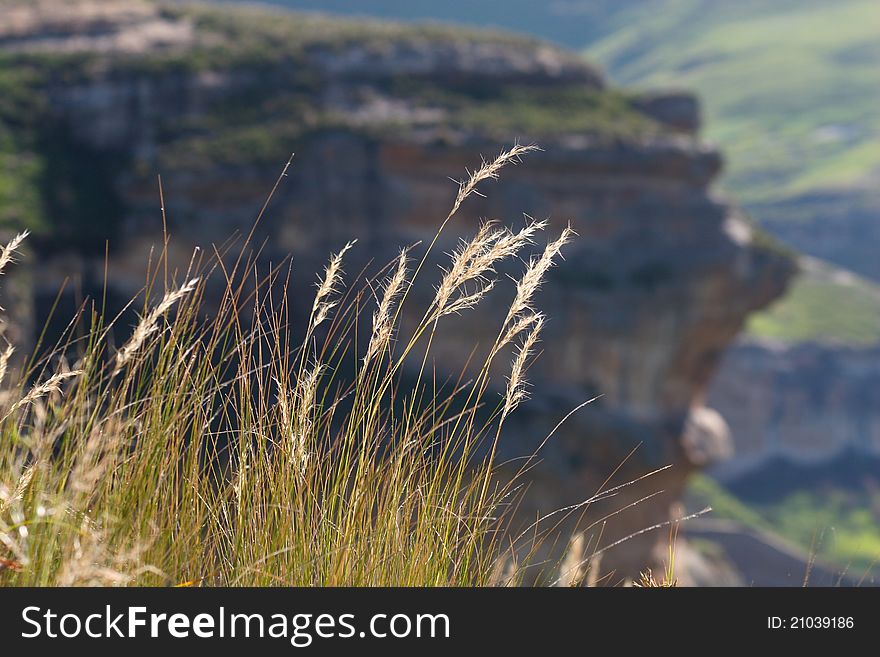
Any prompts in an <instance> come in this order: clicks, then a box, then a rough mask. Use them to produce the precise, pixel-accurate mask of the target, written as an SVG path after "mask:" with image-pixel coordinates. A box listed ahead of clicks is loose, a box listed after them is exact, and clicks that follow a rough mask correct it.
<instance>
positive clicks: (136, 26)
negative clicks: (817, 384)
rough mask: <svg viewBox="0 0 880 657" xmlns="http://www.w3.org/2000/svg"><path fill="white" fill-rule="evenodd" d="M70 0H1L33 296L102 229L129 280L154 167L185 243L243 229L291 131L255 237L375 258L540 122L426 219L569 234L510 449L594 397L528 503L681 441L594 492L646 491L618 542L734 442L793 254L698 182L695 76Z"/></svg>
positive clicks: (384, 32) (527, 506)
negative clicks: (624, 88)
mask: <svg viewBox="0 0 880 657" xmlns="http://www.w3.org/2000/svg"><path fill="white" fill-rule="evenodd" d="M62 4H64V6H65V9H64V10H63V11H60V10H58V9H57V6H58V5H59V3H54V2H45V1H41V2H36V3H21V2H12V1H7V2H2V3H0V12H3V13H4V20H2V21H0V25H2V27H0V86H2V88H4V89H7V90H15V93H14V94H13V95H10V94H6V95H4V96H3V99H2V100H0V134H2V135H3V136H4V139H3V140H0V144H2V147H0V158H2V161H3V163H4V169H5V170H8V171H13V172H14V173H13V174H6V175H7V178H9V179H11V180H12V181H13V185H14V187H15V188H16V190H18V191H17V193H16V194H6V193H3V192H2V191H0V220H2V221H3V222H4V224H5V225H7V226H10V227H11V226H20V225H27V226H29V227H30V228H32V229H33V230H35V232H36V233H37V235H38V237H39V240H38V246H37V250H38V258H39V266H38V267H35V268H33V269H32V271H31V272H30V277H31V279H32V280H31V281H30V283H29V285H30V289H31V290H32V293H31V294H32V297H33V298H34V299H36V305H37V307H38V308H39V306H40V305H41V300H42V299H50V298H52V296H53V295H54V294H55V292H56V291H57V289H58V286H59V284H60V282H61V281H62V280H63V277H64V276H67V275H69V274H71V272H72V271H76V272H78V274H79V275H80V276H81V277H82V280H83V281H85V283H84V287H86V288H88V287H89V282H90V281H91V282H92V284H95V282H99V281H101V280H102V279H103V269H104V265H103V251H104V242H105V240H106V239H109V240H110V245H111V251H110V253H111V256H110V265H109V267H110V275H109V280H110V281H111V284H112V285H113V286H114V290H113V292H115V293H116V294H118V295H119V296H120V297H122V298H124V297H127V296H129V295H131V294H133V293H136V292H137V290H138V289H139V288H140V286H141V285H142V281H143V263H144V262H145V259H146V253H147V252H148V250H149V248H150V246H152V245H153V244H156V243H158V242H159V241H160V239H161V236H160V227H161V220H160V217H159V212H158V199H157V192H156V178H155V175H156V173H157V172H161V173H162V175H163V179H164V181H165V194H166V209H167V211H168V217H169V220H170V222H171V224H170V228H171V232H172V234H173V236H174V243H175V244H176V249H177V251H176V253H178V254H179V258H180V260H179V263H180V266H181V269H185V266H186V261H187V259H188V257H189V252H190V249H191V247H192V246H196V245H198V246H200V247H202V248H210V246H211V244H214V243H218V244H219V243H222V242H224V241H225V240H226V239H227V237H228V236H229V235H230V233H232V232H234V231H243V232H247V230H248V229H249V227H250V224H251V221H252V219H253V217H254V214H255V210H256V209H257V208H258V207H259V204H260V202H261V201H262V199H263V198H264V196H265V193H266V191H267V189H268V187H269V186H270V185H271V181H272V180H273V179H274V177H275V175H277V172H278V170H279V167H280V164H282V163H283V161H284V160H285V159H286V157H287V155H288V154H289V153H290V152H291V151H294V150H295V151H296V152H297V159H296V166H294V167H293V169H292V170H291V172H290V176H289V178H288V179H287V180H286V181H285V182H284V185H283V186H282V188H281V190H280V192H279V195H278V196H277V197H276V200H275V202H274V204H273V206H272V209H271V212H270V213H269V215H268V216H267V218H266V220H265V222H264V223H263V224H262V226H261V229H260V230H261V235H260V236H259V238H260V239H261V240H262V239H266V240H267V242H266V244H267V246H266V248H265V250H264V251H263V258H264V259H265V260H266V262H269V261H272V262H278V261H279V260H280V259H281V258H283V257H284V256H286V255H287V254H293V256H294V262H295V263H296V267H297V270H298V271H299V272H301V273H302V276H301V277H300V279H299V280H300V281H306V280H308V281H310V280H311V272H313V271H315V270H317V269H318V268H319V267H320V266H321V265H322V263H323V260H324V258H325V257H326V254H327V253H328V252H329V251H331V250H336V249H338V248H339V247H340V246H341V245H342V244H343V243H345V242H346V241H348V240H350V239H352V238H358V239H359V240H360V249H362V257H363V258H364V259H366V257H371V258H374V259H375V261H377V262H380V263H383V262H385V261H387V260H390V259H391V258H392V257H393V255H394V253H395V251H396V249H397V247H398V246H401V245H407V244H412V243H414V242H416V241H418V240H426V239H430V237H431V236H433V234H434V231H435V229H436V227H437V225H438V223H439V221H440V220H441V219H442V217H443V216H445V210H446V208H448V206H449V204H450V203H451V200H452V197H453V195H454V192H455V187H454V185H451V184H450V183H449V181H448V178H449V177H455V178H457V177H460V176H461V175H462V172H463V171H464V170H465V167H468V166H470V167H472V166H474V165H475V164H476V163H477V162H478V161H479V154H481V153H482V154H487V155H491V154H493V153H494V152H496V151H497V150H499V149H500V148H501V146H503V145H506V144H509V143H510V142H511V141H513V140H514V139H517V138H518V139H520V140H523V141H532V140H534V141H537V142H539V143H540V144H541V145H542V146H543V147H544V152H542V153H540V154H537V155H535V156H532V157H530V158H529V161H528V164H527V166H524V167H517V168H514V169H512V170H510V171H507V172H506V173H505V176H504V177H503V179H502V180H501V181H500V182H499V183H497V184H494V185H493V186H492V187H491V188H488V189H487V190H486V191H487V193H488V196H487V198H485V199H475V200H473V201H469V202H468V203H467V204H466V205H465V206H464V207H463V208H462V213H461V215H460V216H459V217H458V218H457V219H456V222H455V224H454V230H453V231H450V232H449V233H448V235H447V237H446V238H445V242H444V243H443V244H442V245H441V246H442V247H443V250H449V249H451V248H452V247H453V245H454V239H455V238H456V237H458V236H461V235H467V234H470V233H472V232H473V230H474V228H475V227H476V225H477V223H478V222H479V221H480V219H481V218H498V219H501V220H503V221H505V222H506V223H511V224H515V223H517V222H519V221H521V220H522V219H521V217H522V213H527V214H528V215H530V216H533V217H537V218H545V217H548V218H549V219H550V220H551V223H552V224H553V226H554V227H555V228H556V229H558V228H559V227H560V226H561V225H563V224H564V223H565V222H568V221H570V222H571V223H572V226H573V227H574V229H575V230H576V231H577V232H578V234H579V238H578V239H577V240H576V242H575V243H574V244H572V245H571V247H570V248H569V249H568V250H567V253H566V261H565V262H564V263H563V264H562V265H561V266H560V267H559V268H558V269H556V270H555V271H554V272H553V277H552V280H551V281H550V282H549V283H548V285H547V286H546V289H545V291H544V293H543V296H542V300H541V305H542V307H543V309H545V310H546V313H547V315H548V316H549V318H550V322H549V325H548V330H547V333H546V335H545V348H544V353H543V355H542V357H541V358H540V360H539V361H538V362H537V364H536V365H535V367H534V368H533V369H532V370H531V373H530V376H531V379H532V380H533V382H534V384H535V385H534V395H533V396H534V399H533V401H532V402H530V404H529V405H528V407H527V408H524V409H523V411H522V412H521V413H520V414H519V417H518V418H517V422H515V423H512V424H513V425H514V426H512V429H511V431H510V432H509V434H508V435H507V436H505V439H504V441H503V456H504V457H511V458H515V457H521V456H523V455H525V454H529V453H531V451H532V450H533V449H535V448H536V447H537V445H538V444H539V443H540V442H541V440H542V439H543V438H544V436H546V434H547V432H548V431H549V429H551V428H552V427H553V425H555V423H556V422H557V421H558V420H559V419H560V418H561V416H562V415H564V414H565V413H566V412H567V411H568V410H569V409H570V408H572V407H574V406H576V405H577V404H579V403H580V402H582V401H584V400H585V399H588V398H591V397H593V396H596V395H601V398H600V399H599V400H598V401H597V402H596V403H595V404H593V405H591V406H589V407H587V408H586V409H584V410H582V411H581V412H579V413H578V414H576V415H575V416H574V417H573V418H571V419H570V420H569V421H568V422H567V423H565V424H564V425H563V426H562V428H561V429H560V430H559V431H558V432H557V434H556V435H555V436H554V439H553V440H552V441H551V443H550V444H549V445H548V446H547V447H546V448H545V449H544V450H543V452H542V461H541V464H540V466H539V467H538V468H536V469H535V470H534V471H533V472H532V474H533V477H534V484H533V485H532V487H531V489H530V491H529V495H528V497H527V499H526V500H525V502H524V503H523V505H522V514H523V517H525V518H529V517H533V516H534V513H536V512H543V513H546V512H548V511H551V510H553V509H556V508H560V507H563V506H567V505H571V504H576V503H578V502H580V501H582V500H583V499H585V498H586V497H588V496H590V495H591V494H593V493H595V492H596V490H597V489H598V488H599V487H600V486H601V485H602V483H603V481H605V479H606V478H607V477H608V476H609V475H611V474H612V473H614V472H616V474H615V475H614V477H613V479H612V482H611V484H612V485H613V484H617V483H622V482H624V481H628V480H630V479H633V478H635V477H638V476H640V475H642V474H644V473H646V472H648V471H651V470H654V469H656V468H659V467H662V466H665V465H669V464H671V465H672V467H671V468H670V469H668V470H665V471H664V472H663V473H661V474H659V475H656V476H654V477H651V478H649V479H646V480H644V481H643V482H640V483H639V484H637V485H634V486H632V487H629V488H626V489H624V491H622V492H621V493H620V494H619V495H618V496H616V497H615V498H614V499H613V500H609V501H608V502H607V503H606V505H605V506H604V507H602V506H601V505H597V506H596V508H594V509H590V510H589V511H588V514H587V524H589V523H592V522H593V521H596V520H598V519H600V518H601V517H602V516H603V515H604V514H605V513H606V512H607V511H608V510H613V509H620V508H624V507H626V506H627V505H629V504H631V503H635V502H637V501H638V504H634V506H632V507H631V508H627V509H626V510H625V511H624V512H621V513H619V514H617V515H614V516H612V517H611V518H609V519H608V520H607V522H604V523H601V524H600V525H597V526H595V527H594V528H593V529H592V531H593V533H594V534H596V533H598V529H602V539H601V542H602V544H606V545H607V544H609V543H610V542H613V541H614V540H616V539H617V538H620V537H622V536H625V535H627V534H629V533H633V532H636V531H638V530H640V529H643V528H645V527H649V526H652V525H655V524H657V523H661V522H663V521H664V520H667V519H668V518H669V517H670V513H671V512H672V511H671V509H672V507H673V506H674V502H675V500H676V499H677V496H678V494H679V492H680V490H681V488H682V486H683V484H684V481H685V480H686V478H687V476H688V474H689V473H690V472H691V471H693V469H694V468H699V467H701V466H703V465H705V464H706V463H708V462H710V461H712V460H713V459H714V458H716V457H717V456H719V455H721V454H723V453H724V452H725V451H726V450H727V444H726V433H725V426H724V422H723V420H721V418H720V417H719V416H718V415H717V414H715V413H714V412H712V411H711V410H709V409H707V408H705V407H704V406H703V395H704V391H705V389H706V387H707V384H708V382H709V380H710V378H711V376H712V374H713V372H714V370H715V368H716V366H717V364H718V361H719V358H720V356H721V354H722V352H723V351H724V349H725V347H726V346H727V345H728V344H729V343H730V342H731V341H732V340H733V338H734V337H735V336H736V334H737V333H738V331H739V330H740V328H741V326H742V323H743V320H744V318H745V317H746V316H747V315H748V313H749V312H751V311H753V310H755V309H757V308H760V307H762V306H764V305H766V304H767V303H768V302H770V301H771V300H773V299H774V298H776V297H778V296H779V295H780V294H782V292H783V291H784V289H785V286H786V284H787V280H788V278H789V277H790V275H791V273H792V271H793V265H792V264H791V262H790V261H789V259H788V258H787V257H785V256H784V255H783V254H781V253H779V252H777V251H776V250H774V249H773V248H772V247H771V246H768V245H767V244H766V242H764V241H763V240H760V239H756V236H755V235H754V233H753V230H752V228H751V227H750V225H749V224H748V223H747V222H746V221H745V220H744V219H743V218H742V217H741V216H739V215H738V213H737V212H736V210H735V209H734V208H732V207H731V206H730V205H728V204H726V203H725V202H723V201H721V200H718V199H716V198H715V197H714V196H713V195H712V194H711V192H710V186H711V183H712V181H713V180H714V179H715V178H716V177H717V176H718V174H719V172H720V169H721V164H722V163H721V158H720V156H719V154H718V153H717V152H716V151H714V150H713V149H712V148H710V147H708V146H706V145H704V144H702V143H701V142H700V141H699V139H698V136H697V134H696V131H697V128H698V123H699V122H698V115H697V108H696V104H695V102H694V101H693V99H691V98H689V97H687V96H685V95H681V94H676V95H667V96H664V95H653V96H648V95H635V94H630V93H624V92H621V91H618V90H614V89H609V88H608V87H607V86H606V84H605V82H604V81H603V79H602V76H601V75H600V74H599V73H598V72H597V71H596V70H594V69H593V68H591V67H590V66H588V65H587V64H585V63H583V62H582V61H581V60H580V59H579V58H578V57H577V56H575V55H574V54H573V53H568V52H565V51H562V50H559V49H556V48H554V47H552V46H549V45H547V44H543V43H539V42H535V41H532V40H530V39H526V38H521V37H515V36H510V35H497V34H491V33H484V32H478V31H470V30H461V29H458V28H451V27H443V26H432V27H400V26H394V25H383V24H378V23H368V22H350V21H340V20H332V19H328V18H323V17H317V16H305V15H296V14H288V13H283V12H269V11H262V10H260V11H258V10H232V9H222V10H221V9H213V8H208V7H202V6H197V5H194V6H188V5H187V6H181V5H171V4H163V3H148V2H135V1H130V2H122V1H120V2H100V3H97V2H95V3H93V2H81V3H72V4H71V3H62ZM13 176H14V177H13ZM0 189H2V186H0ZM504 301H505V299H503V298H499V299H498V303H499V304H502V303H504ZM27 305H28V304H26V303H23V304H21V307H22V308H27ZM492 311H493V309H492V308H484V309H483V311H481V312H479V313H472V314H465V315H463V316H462V317H461V318H460V319H457V320H455V321H451V322H450V323H449V325H448V327H447V328H446V330H444V331H442V332H441V336H440V338H439V340H438V350H439V353H440V354H441V355H442V358H441V359H440V363H441V364H442V367H444V368H446V369H448V370H449V371H450V372H454V371H456V370H457V368H458V367H461V366H462V365H464V363H465V361H466V359H467V356H468V353H469V350H470V348H471V346H472V345H473V343H474V342H475V340H476V341H479V340H480V338H481V336H486V337H487V338H488V333H487V331H489V330H491V329H487V324H486V319H487V317H491V314H492ZM496 379H497V380H498V381H499V385H503V373H501V372H499V373H498V376H496ZM634 450H635V451H634ZM631 453H632V454H631ZM624 462H625V465H624V466H623V467H622V468H619V469H617V468H618V466H620V465H621V463H624ZM658 491H659V493H658ZM649 496H650V497H649ZM642 498H648V499H644V500H643V499H642ZM577 515H579V514H577ZM575 524H576V523H575V522H574V519H572V521H571V522H568V523H566V524H565V526H564V527H563V528H564V529H565V531H566V532H570V531H572V530H574V529H575ZM581 526H583V525H581ZM659 534H662V532H660V533H659ZM659 534H658V532H651V533H647V534H643V535H641V536H639V537H638V538H636V539H633V540H630V541H627V542H626V543H624V544H622V545H621V546H619V547H617V548H615V549H614V550H613V551H611V552H609V553H608V554H607V555H606V558H605V559H604V562H603V565H604V567H605V568H606V570H615V571H616V572H617V573H620V574H628V573H632V572H634V571H635V570H636V569H638V568H640V567H642V566H643V565H644V564H645V561H646V559H648V555H650V554H651V552H652V550H653V549H654V547H655V545H656V543H657V542H658V540H659V541H661V542H662V541H663V540H665V538H666V535H665V534H663V535H662V536H661V535H659Z"/></svg>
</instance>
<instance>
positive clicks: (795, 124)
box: [588, 0, 880, 203]
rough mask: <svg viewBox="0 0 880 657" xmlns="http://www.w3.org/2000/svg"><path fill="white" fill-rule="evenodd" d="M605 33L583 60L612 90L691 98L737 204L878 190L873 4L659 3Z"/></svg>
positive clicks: (842, 0)
mask: <svg viewBox="0 0 880 657" xmlns="http://www.w3.org/2000/svg"><path fill="white" fill-rule="evenodd" d="M649 14H652V15H653V20H649ZM614 23H615V27H613V28H612V29H611V31H610V32H609V34H608V35H607V36H605V37H603V38H600V39H598V40H597V41H595V42H594V43H592V44H591V45H590V46H589V49H588V52H589V54H590V55H591V56H593V57H595V58H596V59H598V60H599V61H600V62H602V63H603V64H604V65H605V66H606V67H607V68H608V69H609V70H610V71H611V72H612V74H613V76H614V77H615V78H616V79H617V80H619V81H622V82H625V83H629V84H638V85H656V86H676V87H678V86H680V87H685V88H688V89H694V90H696V91H698V92H699V93H700V95H701V97H702V98H703V102H704V106H705V109H706V118H707V122H706V127H707V134H708V136H709V137H710V138H713V139H715V140H717V141H718V142H720V143H721V144H722V145H723V146H724V149H725V152H726V153H727V155H728V159H729V162H730V174H729V178H728V185H729V187H730V188H731V189H733V190H734V191H735V192H736V193H737V196H738V198H739V199H740V200H741V201H744V202H747V203H751V202H763V201H779V200H783V199H788V198H792V197H795V196H798V195H803V194H806V193H816V192H819V191H825V190H834V191H839V190H848V189H864V190H867V189H869V188H870V187H871V186H872V185H876V184H877V183H878V182H880V3H877V2H876V1H874V0H837V1H835V2H830V3H829V2H824V1H821V0H775V1H774V2H766V1H764V2H756V1H753V0H747V1H745V2H742V1H741V2H735V3H734V2H731V3H719V2H711V1H707V0H663V1H662V2H660V1H658V2H646V3H640V4H639V5H638V6H636V7H633V8H631V9H630V10H629V11H626V12H623V13H622V14H621V15H618V16H617V17H616V18H615V20H614Z"/></svg>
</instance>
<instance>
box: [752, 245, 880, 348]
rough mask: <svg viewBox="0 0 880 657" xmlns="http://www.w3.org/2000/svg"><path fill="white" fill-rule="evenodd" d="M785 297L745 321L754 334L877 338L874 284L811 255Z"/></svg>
mask: <svg viewBox="0 0 880 657" xmlns="http://www.w3.org/2000/svg"><path fill="white" fill-rule="evenodd" d="M801 270H802V271H801V274H800V275H799V276H798V277H797V278H796V279H795V281H794V283H793V284H792V286H791V290H790V291H789V293H788V294H787V295H786V297H785V298H783V299H781V300H780V301H778V302H776V303H775V304H774V305H773V306H771V307H770V308H768V309H767V310H765V311H764V312H761V313H758V314H756V315H753V316H752V317H751V318H750V319H749V323H748V325H747V327H746V328H747V331H748V333H749V334H750V335H753V336H756V337H767V338H776V339H780V340H790V341H800V340H817V341H837V342H845V343H849V344H871V343H875V342H878V341H880V286H878V285H877V284H876V283H874V282H872V281H869V280H867V279H864V278H861V277H859V276H856V275H854V274H851V273H850V272H847V271H844V270H841V269H836V268H834V267H832V266H830V265H827V264H825V263H822V262H819V261H817V260H813V259H803V260H802V262H801Z"/></svg>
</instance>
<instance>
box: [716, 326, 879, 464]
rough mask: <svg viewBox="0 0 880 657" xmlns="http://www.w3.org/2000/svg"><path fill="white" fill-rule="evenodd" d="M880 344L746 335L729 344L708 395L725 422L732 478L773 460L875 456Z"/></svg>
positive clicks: (815, 461) (809, 461)
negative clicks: (728, 430) (798, 341)
mask: <svg viewBox="0 0 880 657" xmlns="http://www.w3.org/2000/svg"><path fill="white" fill-rule="evenodd" d="M878 390H880V347H877V346H874V347H852V346H843V345H833V344H819V343H803V344H796V345H787V344H784V343H779V342H772V341H756V340H749V341H744V342H741V343H739V344H737V345H736V346H735V347H733V348H731V349H730V350H729V351H728V353H727V354H726V355H725V357H724V364H723V366H722V367H721V369H720V371H719V375H718V377H717V378H716V379H715V381H714V382H713V384H712V386H711V388H710V393H709V400H710V402H711V403H713V404H715V405H716V406H717V407H718V408H719V410H721V412H722V413H724V416H725V417H726V418H727V420H728V421H729V423H730V427H731V435H732V438H733V443H734V448H735V449H734V453H735V456H734V458H732V459H730V460H729V461H727V462H725V463H723V464H721V465H720V466H719V468H718V473H719V475H721V476H727V477H735V476H737V475H739V474H742V473H744V472H748V471H750V470H755V469H758V468H760V467H761V466H762V465H765V464H767V463H772V462H774V460H778V459H784V460H786V461H789V462H792V463H796V464H802V465H810V464H819V463H823V462H828V461H832V460H834V459H835V458H836V457H839V456H841V455H842V454H846V453H852V454H861V455H863V456H875V457H876V456H878V455H880V393H878Z"/></svg>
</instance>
